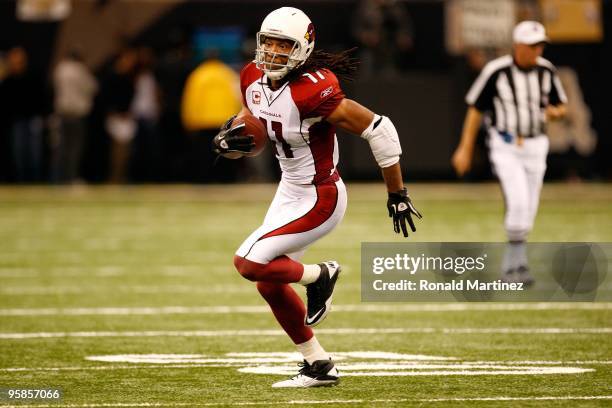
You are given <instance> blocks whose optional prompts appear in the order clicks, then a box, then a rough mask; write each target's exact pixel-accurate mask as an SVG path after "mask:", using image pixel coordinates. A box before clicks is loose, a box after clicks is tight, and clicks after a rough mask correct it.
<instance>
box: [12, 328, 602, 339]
mask: <svg viewBox="0 0 612 408" xmlns="http://www.w3.org/2000/svg"><path fill="white" fill-rule="evenodd" d="M317 333H319V334H337V335H353V334H423V333H432V334H436V333H439V334H609V333H612V328H611V327H584V328H567V327H539V328H538V327H530V328H514V327H498V328H433V327H409V328H401V327H400V328H343V329H319V330H317ZM284 335H286V334H285V332H284V331H282V330H184V331H172V330H145V331H79V332H27V333H0V340H2V339H4V340H11V339H42V338H65V337H157V336H168V337H225V336H243V337H251V336H284Z"/></svg>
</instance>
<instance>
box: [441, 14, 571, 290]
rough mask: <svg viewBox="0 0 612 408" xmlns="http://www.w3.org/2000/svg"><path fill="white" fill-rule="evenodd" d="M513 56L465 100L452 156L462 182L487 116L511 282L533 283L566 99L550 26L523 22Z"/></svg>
mask: <svg viewBox="0 0 612 408" xmlns="http://www.w3.org/2000/svg"><path fill="white" fill-rule="evenodd" d="M512 38H513V42H514V44H513V47H512V55H505V56H503V57H500V58H497V59H495V60H493V61H491V62H489V63H488V64H487V65H486V66H485V67H484V68H483V70H482V72H481V73H480V75H479V76H478V78H477V79H476V81H475V82H474V84H473V85H472V87H471V89H470V90H469V92H468V94H467V96H466V102H467V104H468V105H469V107H468V110H467V114H466V116H465V121H464V124H463V132H462V134H461V141H460V143H459V146H458V147H457V149H456V150H455V152H454V154H453V157H452V165H453V167H454V168H455V171H456V172H457V174H458V175H459V176H463V175H464V174H465V173H466V172H467V171H468V170H469V169H470V167H471V163H472V155H473V152H474V143H475V140H476V135H477V132H478V129H479V128H480V125H481V123H482V119H483V116H484V117H485V124H486V127H487V133H488V140H487V145H488V147H489V158H490V161H491V163H492V165H493V171H494V173H495V174H496V176H497V178H498V179H499V181H500V183H501V187H502V191H503V194H504V201H505V205H506V214H505V220H504V226H505V229H506V235H507V238H508V241H509V242H508V245H507V249H506V252H505V254H504V258H503V261H502V273H503V277H502V279H503V280H504V281H506V282H523V283H524V284H525V285H529V284H532V283H533V278H532V277H531V275H530V274H529V268H528V264H527V250H526V245H525V241H526V239H527V235H528V234H529V232H530V231H531V229H532V227H533V223H534V219H535V216H536V213H537V210H538V202H539V199H540V190H541V189H542V180H543V179H544V173H545V172H546V156H547V154H548V145H549V143H548V138H547V137H546V134H545V132H546V121H547V120H554V119H559V118H561V117H562V116H564V115H565V112H566V107H565V104H566V103H567V97H566V96H565V92H564V91H563V87H562V86H561V82H560V81H559V78H558V76H557V74H556V69H555V67H554V65H553V64H551V63H550V62H549V61H548V60H546V59H544V58H542V57H541V55H542V52H543V51H544V46H545V44H546V43H547V42H548V38H547V36H546V32H545V30H544V26H543V25H542V24H540V23H538V22H536V21H523V22H521V23H519V24H518V25H517V26H516V27H515V28H514V31H513V34H512Z"/></svg>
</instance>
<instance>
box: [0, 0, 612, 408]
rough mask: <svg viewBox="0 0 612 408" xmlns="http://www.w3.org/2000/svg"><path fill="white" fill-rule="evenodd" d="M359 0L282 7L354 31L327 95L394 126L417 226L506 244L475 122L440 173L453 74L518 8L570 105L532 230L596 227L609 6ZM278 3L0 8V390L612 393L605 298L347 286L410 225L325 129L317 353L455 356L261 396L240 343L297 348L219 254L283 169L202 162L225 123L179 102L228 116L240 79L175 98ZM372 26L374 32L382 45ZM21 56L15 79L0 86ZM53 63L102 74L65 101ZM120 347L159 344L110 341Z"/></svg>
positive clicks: (463, 80)
mask: <svg viewBox="0 0 612 408" xmlns="http://www.w3.org/2000/svg"><path fill="white" fill-rule="evenodd" d="M373 3H375V2H374V1H372V2H367V1H363V2H360V1H306V0H305V1H295V2H293V3H291V5H294V6H297V7H300V8H302V9H303V10H304V11H305V12H306V13H307V14H308V15H309V16H310V17H311V18H312V20H313V21H314V23H315V27H316V30H317V47H319V48H324V49H327V50H332V51H335V50H342V49H347V48H350V47H353V46H356V47H358V49H357V51H356V52H355V56H356V57H358V58H360V59H361V60H362V69H361V71H360V73H359V77H358V80H357V81H355V82H353V83H345V84H343V87H344V88H345V90H346V92H347V94H348V95H349V96H350V97H354V98H356V99H358V100H359V101H360V102H362V103H364V104H365V105H366V106H370V107H372V108H373V109H374V110H376V111H379V112H384V113H386V114H388V115H389V116H391V117H392V118H393V120H394V122H395V123H396V125H397V127H398V129H399V131H400V137H401V138H402V143H403V146H404V155H403V156H402V165H403V168H404V171H405V178H406V179H407V181H408V183H410V184H409V186H410V191H411V194H412V196H413V198H414V200H415V202H416V203H417V205H418V207H419V209H421V210H422V211H423V213H424V216H425V218H424V219H423V221H422V222H421V223H420V224H418V225H417V228H418V231H417V233H416V234H413V235H411V237H410V240H413V241H414V240H416V241H424V242H427V241H429V242H437V241H484V242H496V241H499V242H502V241H504V239H505V234H504V231H503V225H502V217H503V205H502V197H501V193H500V191H499V187H498V186H497V184H495V183H491V182H489V181H491V180H492V175H491V173H490V169H489V167H490V166H489V165H488V162H487V157H486V150H485V146H484V142H483V141H482V138H481V141H480V146H479V152H478V156H477V163H476V166H475V168H474V170H473V171H472V172H471V174H470V176H469V178H468V180H467V182H466V181H462V182H459V181H455V179H454V176H453V174H452V172H451V167H450V164H449V159H450V155H451V152H452V151H453V149H454V147H455V145H456V143H457V142H458V139H459V136H460V129H461V123H462V120H463V115H464V113H465V106H464V103H463V97H464V94H465V92H466V90H467V88H468V87H469V86H470V84H471V82H472V80H473V79H474V78H475V76H476V75H477V73H478V71H479V69H480V68H481V67H482V65H483V64H484V63H485V62H486V61H487V60H489V59H491V58H494V57H495V56H496V55H498V54H500V53H504V52H506V51H507V47H508V41H509V38H510V31H511V29H512V27H513V25H514V24H515V22H516V21H519V20H522V19H527V18H529V19H537V20H541V21H543V22H544V23H545V25H546V27H547V30H548V32H549V35H550V37H551V39H552V44H551V45H550V46H548V47H547V49H546V50H545V57H548V58H550V59H551V60H552V61H553V62H554V63H555V64H556V65H557V66H558V67H562V68H561V69H562V80H563V81H564V84H565V85H566V88H567V89H568V92H569V93H570V95H569V97H570V100H571V102H570V119H569V120H567V121H565V122H563V123H561V124H559V126H557V127H556V128H551V129H550V133H551V141H552V151H551V155H550V156H549V161H548V164H549V171H548V175H547V177H548V179H549V181H550V182H549V183H547V184H546V185H545V186H544V189H543V192H542V203H541V209H540V213H539V215H538V219H537V221H536V226H535V229H534V231H533V234H532V236H531V238H532V240H533V241H539V242H548V241H559V242H572V241H593V242H611V241H612V223H611V217H610V214H612V189H611V188H610V184H609V182H610V179H611V177H612V161H611V160H610V158H611V157H612V150H611V146H612V142H611V138H610V135H611V134H612V124H611V120H612V119H611V118H612V115H610V109H609V103H608V102H607V96H608V93H609V89H612V86H611V84H610V72H612V61H611V60H612V46H611V44H610V42H611V41H610V27H611V20H612V17H611V12H612V4H611V3H610V2H608V1H597V0H539V1H535V0H534V1H531V0H520V1H512V0H494V1H489V0H462V1H461V0H457V1H451V0H449V1H435V0H432V1H424V0H423V1H419V0H413V1H410V0H409V1H399V2H396V3H394V4H393V7H394V10H395V11H394V12H393V13H392V15H389V16H387V18H386V19H383V20H382V23H381V24H380V25H375V24H374V25H373V24H372V23H371V22H372V18H371V17H372V15H371V14H368V13H371V12H372V11H371V8H368V7H366V6H368V5H370V6H372V4H373ZM282 5H285V3H284V2H273V1H240V0H228V1H205V0H201V1H181V0H156V1H152V0H151V1H148V0H91V1H89V0H83V1H79V0H72V1H70V0H6V1H1V2H0V28H1V29H2V32H3V35H2V36H1V37H0V107H1V108H0V146H1V147H0V182H1V183H2V184H3V185H2V186H0V389H2V388H6V387H20V388H24V387H59V388H61V389H62V390H63V392H64V398H63V400H62V402H61V403H58V404H55V403H49V406H71V407H77V406H78V407H80V406H106V407H109V406H202V405H209V406H234V405H249V406H250V405H255V406H285V405H291V406H294V405H298V406H299V405H309V404H331V405H335V404H342V406H348V405H350V406H381V405H384V406H398V407H399V406H402V407H403V406H422V405H424V404H431V403H435V404H436V405H441V406H467V405H470V406H471V405H473V404H479V405H482V406H508V405H517V406H544V405H546V406H547V405H550V404H554V405H555V406H567V407H575V406H577V405H580V406H606V405H609V402H610V400H611V399H612V396H611V395H610V394H612V393H611V392H610V383H611V379H612V371H611V369H610V367H612V366H611V365H610V364H611V361H612V356H611V346H612V343H611V341H610V333H611V332H612V328H611V327H610V326H611V325H610V322H611V317H612V315H611V313H610V311H611V310H612V303H609V302H607V303H603V302H600V303H559V304H554V303H537V304H529V303H525V304H512V303H501V304H484V303H483V304H450V305H449V304H447V305H444V304H419V303H413V304H364V303H361V302H360V285H359V282H360V277H359V259H360V242H361V241H373V242H376V241H379V242H384V241H390V242H402V241H404V238H401V237H398V236H395V235H394V234H392V231H391V222H390V221H389V219H388V218H387V213H386V208H385V200H386V196H385V191H384V185H383V183H382V182H376V183H374V181H375V180H378V179H379V177H380V175H379V171H378V169H377V168H376V165H375V162H374V160H373V158H372V157H371V153H370V152H369V151H368V147H367V145H366V144H365V143H363V142H362V141H361V140H360V139H359V138H356V137H351V136H348V135H342V136H340V140H339V143H340V150H341V158H340V170H341V174H342V175H343V177H344V178H345V179H346V180H347V182H348V183H347V185H348V193H349V207H348V210H347V214H346V218H345V220H344V221H343V223H342V224H341V225H340V226H339V227H338V228H337V229H336V230H335V231H334V232H333V233H332V234H330V235H329V236H327V237H325V239H323V240H321V241H320V242H318V243H317V244H316V245H314V246H313V247H312V248H311V249H310V250H309V251H308V253H307V255H306V259H305V261H307V262H315V261H318V260H320V259H321V258H328V257H329V256H330V255H335V256H337V257H338V258H339V259H340V260H341V262H343V264H344V265H345V268H346V269H345V273H344V276H343V278H342V281H341V283H340V284H339V286H338V290H337V295H336V297H335V305H336V306H337V308H336V310H335V311H334V313H332V314H331V315H330V317H328V321H326V322H325V323H324V324H323V325H322V327H321V330H320V331H319V334H318V337H319V339H321V340H322V343H324V344H325V346H326V348H327V349H329V350H330V351H331V352H332V353H335V352H355V351H379V352H386V353H405V354H409V355H415V354H416V355H425V356H433V357H443V358H448V359H454V360H449V361H447V362H445V363H440V362H439V361H437V360H435V359H434V360H424V361H421V360H419V358H420V357H418V356H417V357H414V358H415V359H413V360H410V361H408V363H406V362H405V361H404V363H403V364H404V365H403V368H401V369H400V368H397V366H396V368H387V369H388V370H391V371H402V372H408V374H403V375H397V373H389V372H387V373H386V374H385V375H382V376H367V375H366V376H354V377H347V379H346V381H345V382H344V383H343V384H342V385H341V386H340V387H338V388H336V389H318V390H305V391H304V390H298V391H295V392H290V393H278V392H273V391H272V389H270V388H269V385H270V383H271V382H272V381H273V380H276V379H279V378H281V377H280V376H278V375H260V374H253V373H245V372H239V371H238V370H237V369H239V368H243V367H244V366H246V365H252V364H255V363H254V362H253V361H251V360H248V359H247V360H244V358H245V355H244V354H242V355H240V356H237V354H236V353H266V352H267V353H278V352H284V353H286V352H292V351H293V347H292V344H290V342H289V340H288V339H286V338H285V337H284V336H283V335H282V333H281V332H280V331H278V330H277V324H276V322H275V321H274V319H273V316H272V315H271V314H270V313H269V311H268V309H267V306H266V305H265V303H264V301H263V300H262V299H260V298H259V296H258V294H257V292H256V291H255V289H254V287H253V285H252V284H251V283H250V282H247V281H246V280H244V279H242V278H241V277H240V276H239V275H238V274H237V273H236V272H235V271H234V270H233V267H232V265H231V257H232V255H233V252H234V250H235V248H236V247H237V246H238V245H239V244H240V242H241V241H242V240H243V239H244V237H245V236H246V235H247V234H248V233H249V232H250V231H251V230H252V229H253V228H255V227H256V226H257V225H258V224H259V222H260V220H261V219H262V217H263V215H264V214H265V211H266V208H267V206H268V203H269V201H270V200H271V197H272V194H273V192H274V189H275V184H274V183H273V182H274V181H275V180H276V178H277V176H278V173H277V172H278V169H277V164H276V163H275V162H274V159H273V157H271V152H270V150H269V149H268V150H267V151H266V152H265V153H264V154H262V155H261V156H259V157H257V158H255V159H248V160H237V161H228V160H222V161H220V162H219V163H218V164H217V166H212V164H213V159H214V158H213V157H212V156H211V154H210V151H209V150H208V147H209V142H210V138H211V134H214V132H215V129H216V128H217V127H218V126H219V125H220V123H219V119H218V118H215V117H213V118H211V117H207V116H206V115H207V110H206V109H192V108H193V107H195V108H197V107H198V106H204V105H205V104H206V103H208V102H209V101H210V99H213V100H217V99H216V98H218V95H220V94H224V93H225V94H226V95H229V96H228V99H227V100H223V109H225V110H226V111H231V110H232V109H236V108H235V106H236V105H235V99H234V98H235V93H234V91H232V86H235V85H236V84H235V82H233V81H235V80H236V78H235V77H234V76H233V75H232V74H230V73H228V71H225V70H223V69H221V70H219V71H217V72H216V73H215V75H221V78H222V81H224V83H225V82H226V83H227V84H229V86H228V87H226V88H222V87H221V89H214V86H213V87H211V86H209V85H210V83H207V82H206V81H205V80H204V79H202V81H201V82H199V81H198V80H196V79H194V81H193V86H194V88H193V89H192V90H191V91H193V92H195V94H196V95H205V97H204V99H198V98H193V99H192V98H191V96H189V95H193V93H190V91H189V90H188V89H187V88H188V86H187V83H188V78H191V79H193V78H197V76H195V77H194V76H192V74H195V73H196V72H197V71H195V70H196V68H198V67H200V68H202V65H201V64H202V63H203V62H204V61H207V60H210V59H211V58H213V57H220V59H221V61H223V63H224V64H225V65H226V66H228V67H230V68H231V69H232V70H235V71H236V70H239V68H240V67H241V65H242V64H243V63H244V62H246V61H248V60H250V59H251V58H252V56H253V49H254V34H255V32H256V31H257V29H258V26H259V24H260V22H261V19H262V18H263V17H264V16H265V15H266V14H267V13H268V12H269V11H270V10H272V9H274V8H277V7H280V6H282ZM368 16H369V17H368ZM379 35H380V36H383V37H384V38H388V41H386V42H384V44H383V45H380V46H379V47H375V46H373V43H372V38H373V37H374V38H376V37H377V36H379ZM365 44H371V46H370V47H367V46H366V45H365ZM25 55H27V59H28V64H27V66H28V68H27V70H28V71H29V72H30V74H31V75H28V79H27V81H25V82H19V83H17V86H16V85H15V83H14V82H13V85H11V86H10V87H7V86H6V84H7V82H8V83H9V84H10V83H11V81H9V79H10V78H11V76H12V75H13V74H12V72H13V70H14V69H15V66H17V67H20V66H21V67H22V68H21V69H23V66H24V64H23V61H24V56H25ZM67 55H72V56H78V57H79V58H77V59H74V58H73V59H70V61H78V60H81V61H82V62H83V64H84V67H85V68H86V71H89V72H90V73H91V74H92V77H93V78H94V79H95V81H93V82H92V81H89V83H90V85H89V86H88V85H83V87H82V90H84V91H83V95H84V96H83V100H85V102H83V103H81V104H78V103H77V105H78V106H77V107H76V108H75V110H76V112H77V113H76V114H75V113H74V112H70V109H69V108H68V109H67V108H66V106H63V107H62V106H58V103H57V102H56V99H55V95H57V92H55V91H57V86H61V85H59V83H60V82H61V83H63V82H62V81H61V80H57V78H58V77H61V75H60V74H59V73H58V71H59V69H58V66H59V65H60V63H61V62H62V61H64V62H65V61H66V56H67ZM18 71H19V69H18ZM82 72H83V71H81V73H82ZM230 72H231V71H230ZM236 72H237V71H236ZM204 76H205V75H204ZM83 77H87V75H86V74H85V75H83ZM216 78H219V76H217V77H216ZM68 82H70V83H71V84H74V81H70V80H69V81H68ZM85 82H88V81H85ZM91 83H96V84H97V86H91ZM202 84H203V85H202ZM232 84H233V85H232ZM64 85H65V84H64ZM200 86H201V88H200ZM7 88H8V89H7ZM211 88H212V89H211ZM88 89H89V91H87V90H88ZM228 89H229V91H228ZM209 91H210V93H207V92H209ZM88 95H89V96H88ZM206 95H207V96H206ZM207 98H210V99H207ZM88 100H90V102H91V103H88V102H87V101H88ZM135 100H137V101H138V102H134V101H135ZM60 105H61V104H60ZM68 105H70V104H68ZM66 109H67V111H66ZM194 111H195V116H194ZM71 113H72V114H71ZM222 114H224V115H226V116H229V115H230V114H231V113H225V111H224V112H222ZM215 115H217V116H219V112H218V111H216V110H215ZM215 115H211V116H215ZM111 117H114V118H115V119H117V118H119V119H120V120H119V122H118V123H120V124H119V125H117V121H115V126H113V125H112V124H109V118H111ZM16 118H21V119H23V118H25V120H26V123H27V124H28V131H29V132H30V136H31V140H32V141H33V143H32V144H31V145H28V146H25V147H24V146H21V147H20V148H18V149H16V148H15V146H14V137H13V136H14V135H13V133H12V132H13V130H14V126H13V125H14V124H15V123H16ZM71 120H72V121H71ZM67 123H68V125H66V124H67ZM111 123H112V121H111ZM126 123H127V124H128V125H126ZM130 123H132V125H130ZM117 127H119V128H120V129H119V130H117ZM75 129H76V130H75ZM67 135H68V136H67ZM70 135H72V136H74V139H70V137H71V136H70ZM75 135H76V136H75ZM79 135H81V136H82V140H81V139H79ZM75 140H76V141H75ZM415 180H416V181H418V182H417V183H412V181H415ZM24 184H27V185H24ZM58 184H60V185H58ZM106 184H112V185H106ZM117 184H119V185H117ZM141 184H144V185H141ZM126 354H138V355H141V354H158V355H159V354H168V356H165V357H163V358H162V357H158V359H157V360H155V359H154V360H155V361H153V362H151V361H141V362H131V363H130V362H128V360H126V357H125V356H124V357H116V356H117V355H126ZM177 355H181V356H177ZM91 356H104V358H106V360H104V359H102V360H100V359H98V360H91V359H90V358H91ZM109 356H110V357H109ZM254 356H255V357H257V355H250V356H247V357H249V358H253V357H254ZM270 356H274V355H272V354H268V355H266V356H263V357H266V358H270ZM396 357H397V356H396ZM240 358H242V360H240V361H238V360H239V359H240ZM160 359H162V360H163V359H165V360H164V361H160ZM211 359H212V360H214V361H211ZM232 359H234V360H232ZM236 359H238V360H236ZM281 360H282V359H281ZM290 360H291V359H290ZM249 361H250V362H249ZM283 363H284V364H285V365H286V364H288V361H284V360H283ZM362 363H363V362H360V364H362ZM374 363H376V364H379V365H384V363H385V361H381V360H377V361H374ZM396 363H397V361H396ZM400 363H401V361H400ZM291 364H293V363H291ZM406 364H416V365H415V366H413V367H412V368H406ZM526 367H527V368H526ZM530 367H531V368H530ZM291 369H293V368H291ZM341 369H342V366H341ZM355 370H357V368H354V369H353V371H355ZM492 370H493V371H492ZM564 370H565V371H564ZM572 370H574V371H572ZM350 371H351V370H350V369H349V370H348V372H350ZM525 371H529V373H528V374H525V373H524V372H525ZM606 401H608V402H607V403H606ZM41 402H42V401H38V403H41ZM11 404H13V402H9V401H6V400H0V406H5V405H6V406H10V405H11ZM28 404H32V405H36V403H35V402H29V403H28Z"/></svg>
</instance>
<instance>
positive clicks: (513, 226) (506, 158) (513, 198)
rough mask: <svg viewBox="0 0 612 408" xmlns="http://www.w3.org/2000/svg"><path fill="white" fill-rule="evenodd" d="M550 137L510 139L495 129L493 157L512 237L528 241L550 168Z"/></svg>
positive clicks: (490, 145) (507, 224) (510, 237)
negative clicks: (509, 141)
mask: <svg viewBox="0 0 612 408" xmlns="http://www.w3.org/2000/svg"><path fill="white" fill-rule="evenodd" d="M548 145H549V142H548V137H546V136H544V135H542V136H537V137H533V138H525V139H523V144H522V146H518V145H517V143H516V141H513V142H512V143H507V142H505V141H504V140H503V138H502V137H501V136H500V135H499V134H497V132H496V131H495V130H491V131H490V134H489V158H490V160H491V163H492V164H493V170H494V172H495V174H496V175H497V177H498V179H499V181H500V183H501V187H502V191H503V194H504V202H505V205H506V215H505V220H504V226H505V229H506V234H507V236H508V240H509V241H524V240H526V239H527V235H528V234H529V232H530V231H531V229H532V228H533V223H534V221H535V217H536V214H537V212H538V204H539V201H540V191H541V190H542V181H543V180H544V173H545V172H546V156H547V154H548Z"/></svg>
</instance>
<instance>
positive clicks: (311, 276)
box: [298, 264, 321, 285]
mask: <svg viewBox="0 0 612 408" xmlns="http://www.w3.org/2000/svg"><path fill="white" fill-rule="evenodd" d="M320 274H321V267H320V266H319V265H317V264H314V265H306V264H304V274H302V278H301V279H300V280H299V281H298V283H300V284H302V285H308V284H309V283H312V282H314V281H316V280H317V279H319V275H320Z"/></svg>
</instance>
